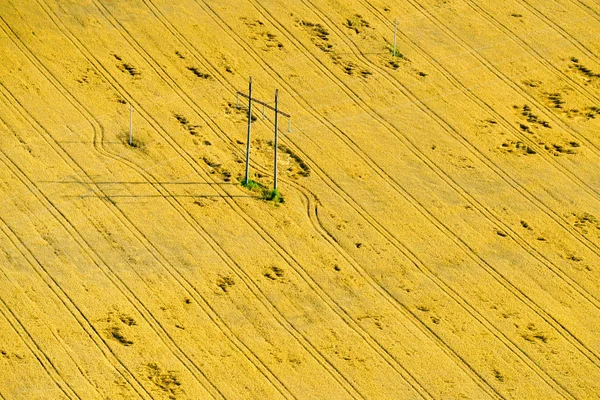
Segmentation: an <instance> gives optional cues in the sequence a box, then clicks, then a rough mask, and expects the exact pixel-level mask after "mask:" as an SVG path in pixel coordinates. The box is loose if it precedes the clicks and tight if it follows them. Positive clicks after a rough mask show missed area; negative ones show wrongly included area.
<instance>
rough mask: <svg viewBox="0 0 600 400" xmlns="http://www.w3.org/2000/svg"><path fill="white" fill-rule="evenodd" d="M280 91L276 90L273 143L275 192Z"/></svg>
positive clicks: (274, 188)
mask: <svg viewBox="0 0 600 400" xmlns="http://www.w3.org/2000/svg"><path fill="white" fill-rule="evenodd" d="M278 95H279V89H275V140H274V141H273V148H274V152H275V154H274V156H273V160H274V161H273V190H277V139H278V138H279V135H278V133H279V132H278V127H277V123H278V121H279V101H278Z"/></svg>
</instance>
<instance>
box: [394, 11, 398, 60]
mask: <svg viewBox="0 0 600 400" xmlns="http://www.w3.org/2000/svg"><path fill="white" fill-rule="evenodd" d="M397 29H398V20H397V19H395V20H394V57H396V30H397Z"/></svg>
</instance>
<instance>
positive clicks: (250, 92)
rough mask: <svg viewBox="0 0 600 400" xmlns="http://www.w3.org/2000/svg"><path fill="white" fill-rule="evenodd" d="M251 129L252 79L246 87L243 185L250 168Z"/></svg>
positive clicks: (245, 182)
mask: <svg viewBox="0 0 600 400" xmlns="http://www.w3.org/2000/svg"><path fill="white" fill-rule="evenodd" d="M251 129H252V77H250V84H249V86H248V138H247V139H246V177H245V178H244V185H247V184H248V172H249V168H250V130H251Z"/></svg>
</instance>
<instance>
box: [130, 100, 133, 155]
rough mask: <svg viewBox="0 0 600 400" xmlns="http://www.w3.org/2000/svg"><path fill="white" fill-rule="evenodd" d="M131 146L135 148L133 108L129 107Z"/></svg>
mask: <svg viewBox="0 0 600 400" xmlns="http://www.w3.org/2000/svg"><path fill="white" fill-rule="evenodd" d="M129 145H130V146H133V107H132V106H131V104H130V105H129Z"/></svg>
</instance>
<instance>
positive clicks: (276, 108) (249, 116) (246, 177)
mask: <svg viewBox="0 0 600 400" xmlns="http://www.w3.org/2000/svg"><path fill="white" fill-rule="evenodd" d="M239 96H242V97H245V98H247V99H248V138H247V139H246V140H247V141H246V175H245V177H244V185H247V184H248V180H249V169H250V139H251V138H250V130H251V126H252V103H258V104H260V105H262V106H263V115H264V109H265V108H268V109H269V110H273V111H275V140H274V142H273V146H274V148H275V149H274V162H273V164H274V174H273V176H274V181H273V189H274V190H277V147H278V139H279V137H278V134H279V131H278V130H279V126H278V125H279V115H283V116H284V117H286V118H288V132H291V128H292V125H291V120H292V116H291V115H289V114H286V113H284V112H282V111H279V99H278V98H279V90H278V89H276V90H275V107H274V108H273V107H271V106H270V105H269V104H267V103H265V102H264V101H260V100H257V99H255V98H253V97H252V77H250V84H249V87H248V94H245V93H242V92H237V93H236V105H238V104H239V102H238V98H239Z"/></svg>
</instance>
